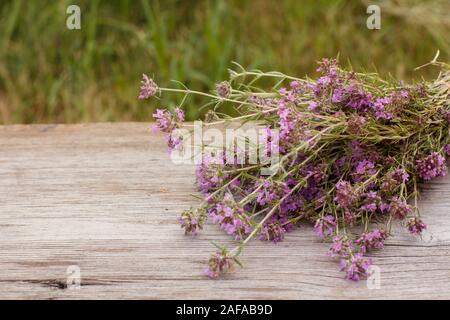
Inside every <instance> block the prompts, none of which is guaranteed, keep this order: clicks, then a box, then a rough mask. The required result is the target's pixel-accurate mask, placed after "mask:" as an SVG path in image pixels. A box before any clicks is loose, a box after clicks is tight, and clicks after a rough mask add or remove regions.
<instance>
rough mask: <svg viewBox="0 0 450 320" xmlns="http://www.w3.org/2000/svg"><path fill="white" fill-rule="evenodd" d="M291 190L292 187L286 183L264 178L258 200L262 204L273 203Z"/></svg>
mask: <svg viewBox="0 0 450 320" xmlns="http://www.w3.org/2000/svg"><path fill="white" fill-rule="evenodd" d="M289 191H290V189H289V187H288V186H287V185H286V184H285V183H282V182H278V181H273V180H264V181H263V182H262V186H261V187H260V188H259V189H258V192H257V195H258V196H257V198H256V202H257V203H258V204H259V205H261V206H264V205H266V204H272V203H274V202H275V201H279V200H281V198H283V196H285V195H286V194H288V193H289Z"/></svg>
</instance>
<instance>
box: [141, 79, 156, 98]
mask: <svg viewBox="0 0 450 320" xmlns="http://www.w3.org/2000/svg"><path fill="white" fill-rule="evenodd" d="M157 92H158V85H157V84H156V83H155V81H153V79H151V78H149V77H148V76H147V75H146V74H143V75H142V81H141V88H140V92H139V97H138V98H139V99H140V100H145V99H148V98H150V97H152V96H154V95H155V94H156V93H157Z"/></svg>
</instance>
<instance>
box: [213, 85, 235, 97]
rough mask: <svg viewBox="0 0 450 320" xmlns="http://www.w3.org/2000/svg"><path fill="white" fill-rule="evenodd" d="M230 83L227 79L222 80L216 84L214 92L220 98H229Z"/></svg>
mask: <svg viewBox="0 0 450 320" xmlns="http://www.w3.org/2000/svg"><path fill="white" fill-rule="evenodd" d="M231 90H232V88H231V85H230V83H229V82H228V81H222V82H220V83H218V84H217V85H216V92H217V94H218V95H219V97H221V98H225V99H227V98H229V97H230V95H231Z"/></svg>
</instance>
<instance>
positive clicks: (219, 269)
mask: <svg viewBox="0 0 450 320" xmlns="http://www.w3.org/2000/svg"><path fill="white" fill-rule="evenodd" d="M234 263H235V259H234V258H233V257H231V256H230V255H229V254H228V252H227V251H226V250H225V249H222V250H221V251H217V252H216V253H215V254H212V255H211V257H210V258H209V260H208V267H207V268H206V269H205V274H206V275H207V276H208V277H209V278H211V279H216V278H218V277H219V276H220V275H221V274H222V273H225V272H228V271H231V270H233V268H234Z"/></svg>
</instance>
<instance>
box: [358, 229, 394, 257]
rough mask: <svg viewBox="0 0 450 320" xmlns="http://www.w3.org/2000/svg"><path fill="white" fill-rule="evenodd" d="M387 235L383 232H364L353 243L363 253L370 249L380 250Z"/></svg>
mask: <svg viewBox="0 0 450 320" xmlns="http://www.w3.org/2000/svg"><path fill="white" fill-rule="evenodd" d="M386 238H387V233H386V232H385V231H384V230H378V229H377V230H373V231H370V232H365V233H363V234H362V235H361V237H359V238H358V239H357V240H356V241H355V243H356V244H357V245H358V246H360V249H361V252H362V253H365V252H367V250H370V249H382V248H383V247H384V240H386Z"/></svg>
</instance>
